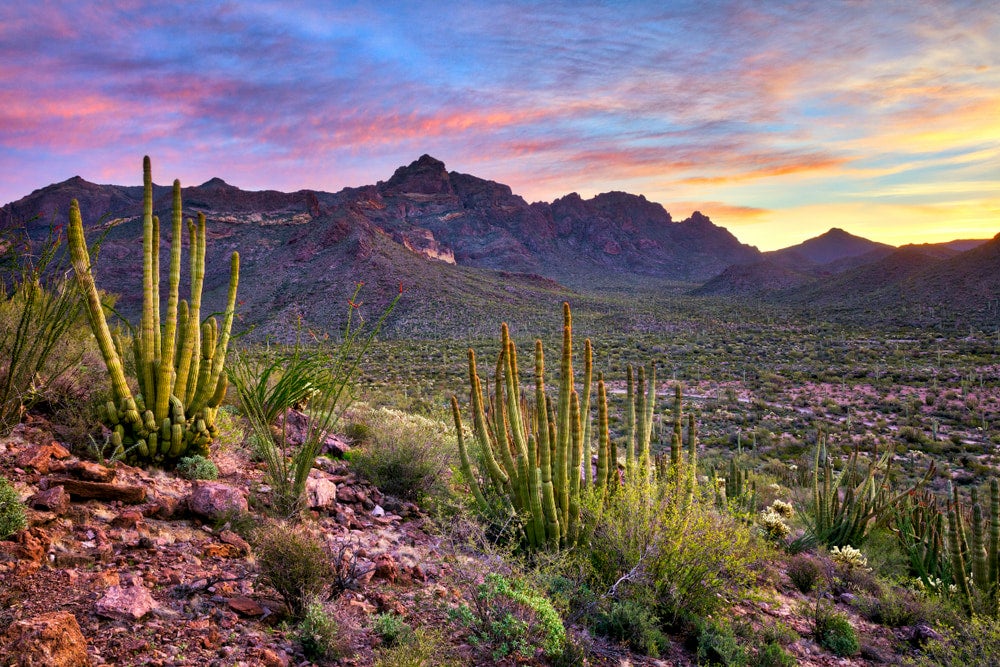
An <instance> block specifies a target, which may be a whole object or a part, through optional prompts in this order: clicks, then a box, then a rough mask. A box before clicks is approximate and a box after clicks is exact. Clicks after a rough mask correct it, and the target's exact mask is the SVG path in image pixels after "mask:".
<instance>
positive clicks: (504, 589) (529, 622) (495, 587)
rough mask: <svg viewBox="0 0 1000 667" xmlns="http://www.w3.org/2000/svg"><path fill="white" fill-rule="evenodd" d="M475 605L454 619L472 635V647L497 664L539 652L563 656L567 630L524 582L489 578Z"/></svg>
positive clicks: (460, 610) (497, 576)
mask: <svg viewBox="0 0 1000 667" xmlns="http://www.w3.org/2000/svg"><path fill="white" fill-rule="evenodd" d="M473 604H474V607H469V606H468V605H466V604H463V605H461V606H459V607H458V608H457V609H454V610H452V612H451V613H452V617H453V618H455V619H457V620H458V621H459V622H460V623H461V624H462V625H464V626H465V627H467V628H468V629H469V630H470V631H471V633H472V636H471V641H472V643H473V644H474V645H477V646H480V647H481V648H482V649H483V650H485V651H486V652H487V653H489V654H490V656H491V657H492V658H493V659H494V660H499V659H501V658H504V657H507V656H515V657H517V656H520V657H521V658H530V657H532V656H534V654H535V651H536V650H537V649H542V651H543V652H544V653H545V654H546V655H548V656H556V655H559V654H560V653H561V652H562V650H563V645H564V643H565V641H566V629H565V628H564V627H563V622H562V619H561V618H560V617H559V613H558V612H557V611H556V610H555V608H554V607H553V606H552V603H551V602H549V600H548V599H547V598H545V596H543V595H542V594H541V593H539V592H538V591H536V590H534V589H532V588H531V587H530V586H529V585H528V584H527V583H526V582H524V581H523V580H521V579H518V578H513V579H511V578H507V577H504V576H503V575H500V574H496V573H490V574H487V575H486V578H485V580H484V581H483V583H482V584H480V585H479V586H478V587H477V589H476V592H475V595H474V600H473Z"/></svg>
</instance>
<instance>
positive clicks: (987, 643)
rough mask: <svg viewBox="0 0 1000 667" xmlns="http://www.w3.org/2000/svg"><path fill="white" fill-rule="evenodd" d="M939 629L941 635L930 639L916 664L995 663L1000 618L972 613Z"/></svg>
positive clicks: (971, 666) (988, 666)
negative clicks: (968, 617)
mask: <svg viewBox="0 0 1000 667" xmlns="http://www.w3.org/2000/svg"><path fill="white" fill-rule="evenodd" d="M938 630H939V632H940V633H941V638H940V639H936V640H931V641H929V642H927V645H926V646H924V647H923V651H922V653H923V655H921V656H920V657H918V658H917V659H915V660H914V662H915V663H916V664H917V665H920V666H921V667H936V666H937V665H956V666H957V665H961V666H962V667H995V665H996V661H997V656H998V655H1000V619H995V618H989V617H987V616H973V617H972V618H971V619H969V620H961V621H957V622H956V623H955V624H954V625H953V627H951V628H942V627H938Z"/></svg>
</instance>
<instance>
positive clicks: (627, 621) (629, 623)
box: [593, 600, 670, 658]
mask: <svg viewBox="0 0 1000 667" xmlns="http://www.w3.org/2000/svg"><path fill="white" fill-rule="evenodd" d="M659 624H660V619H658V618H657V617H656V616H655V615H654V614H653V612H652V611H651V610H650V608H649V607H648V606H647V605H644V604H642V603H640V602H637V601H635V600H621V601H619V600H616V601H614V602H612V603H611V606H610V607H609V608H608V610H607V611H605V612H602V613H600V614H598V615H597V618H596V619H595V620H594V624H593V628H594V631H595V632H596V633H597V634H599V635H603V636H605V637H607V638H609V639H612V640H614V641H615V642H618V643H621V644H624V645H626V646H628V647H629V649H630V650H632V651H635V652H636V653H641V654H643V655H648V656H649V657H651V658H658V657H660V656H661V655H663V654H664V653H666V651H667V650H669V648H670V639H669V637H667V635H666V634H665V633H664V632H663V630H661V629H660V625H659Z"/></svg>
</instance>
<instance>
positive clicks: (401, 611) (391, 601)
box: [369, 591, 406, 616]
mask: <svg viewBox="0 0 1000 667" xmlns="http://www.w3.org/2000/svg"><path fill="white" fill-rule="evenodd" d="M369 597H370V598H371V600H372V601H373V602H374V603H375V606H376V607H378V610H379V613H383V614H398V615H399V616H405V615H406V607H405V606H403V603H402V602H400V601H399V600H397V599H396V598H394V597H391V596H389V595H386V594H385V593H381V592H379V591H375V592H374V593H372V594H371V595H370V596H369Z"/></svg>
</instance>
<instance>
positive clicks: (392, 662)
mask: <svg viewBox="0 0 1000 667" xmlns="http://www.w3.org/2000/svg"><path fill="white" fill-rule="evenodd" d="M448 652H449V646H448V644H447V643H446V642H445V640H444V639H443V638H442V637H441V634H440V633H439V632H436V631H434V630H430V629H428V628H417V629H416V630H414V631H413V634H412V635H411V636H410V638H409V640H408V641H406V642H405V643H402V644H398V645H396V646H392V647H389V648H384V649H380V650H379V651H378V652H377V653H376V659H375V665H374V667H432V666H433V667H458V665H459V664H460V663H459V662H458V661H457V660H454V659H452V658H451V657H450V656H449V655H448Z"/></svg>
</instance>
